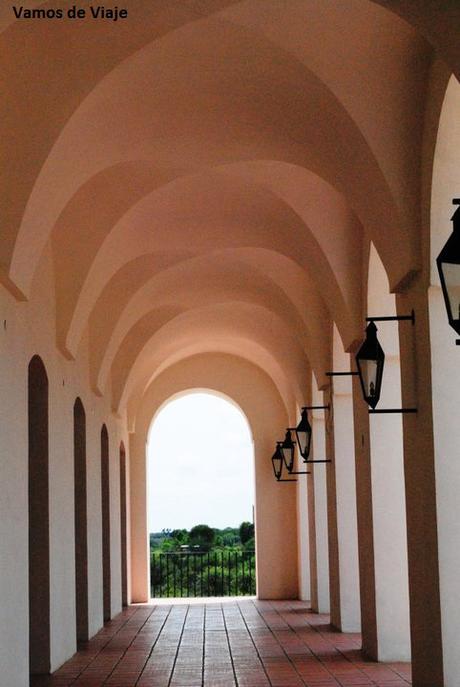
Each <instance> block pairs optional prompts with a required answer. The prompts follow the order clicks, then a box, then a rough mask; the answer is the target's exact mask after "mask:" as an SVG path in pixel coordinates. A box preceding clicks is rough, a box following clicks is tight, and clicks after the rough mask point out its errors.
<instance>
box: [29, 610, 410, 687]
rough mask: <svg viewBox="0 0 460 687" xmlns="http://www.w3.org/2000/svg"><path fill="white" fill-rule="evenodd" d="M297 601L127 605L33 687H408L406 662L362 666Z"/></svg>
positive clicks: (347, 638) (342, 637) (351, 647)
mask: <svg viewBox="0 0 460 687" xmlns="http://www.w3.org/2000/svg"><path fill="white" fill-rule="evenodd" d="M360 645H361V637H360V635H358V634H341V633H340V632H337V631H335V630H333V629H332V628H331V627H330V625H329V618H328V616H325V615H318V614H314V613H311V612H310V610H309V608H308V605H307V604H305V603H304V602H301V601H272V602H268V601H254V600H252V599H251V600H245V599H232V600H229V601H228V602H222V603H221V602H216V601H212V600H209V601H208V600H203V601H202V602H201V601H200V602H198V603H197V602H194V603H193V604H190V603H187V600H186V599H184V600H182V602H181V603H178V604H174V603H171V604H169V605H168V604H167V603H164V604H161V605H155V604H152V605H149V606H130V607H129V608H128V609H126V610H124V611H123V613H120V615H119V616H117V618H115V619H114V620H112V621H111V622H110V623H108V624H107V625H106V626H105V627H104V629H103V630H101V632H99V633H98V634H97V635H96V637H94V638H93V639H92V640H91V641H90V642H87V643H85V644H83V645H81V646H80V647H79V652H78V653H77V654H75V656H74V657H73V658H72V659H71V660H70V661H68V662H67V663H66V664H65V665H64V666H62V668H60V669H59V670H58V671H57V672H56V673H54V675H50V676H42V677H34V678H32V679H31V687H270V686H271V687H408V685H410V684H411V667H410V664H406V663H394V664H379V663H372V662H370V661H367V660H365V659H364V658H363V656H362V655H361V652H360Z"/></svg>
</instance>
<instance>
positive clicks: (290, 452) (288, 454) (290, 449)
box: [281, 428, 295, 473]
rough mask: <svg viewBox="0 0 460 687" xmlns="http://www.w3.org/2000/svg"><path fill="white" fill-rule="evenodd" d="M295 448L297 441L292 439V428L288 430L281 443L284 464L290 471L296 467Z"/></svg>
mask: <svg viewBox="0 0 460 687" xmlns="http://www.w3.org/2000/svg"><path fill="white" fill-rule="evenodd" d="M294 449H295V441H292V436H291V429H290V428H288V429H287V430H286V435H285V437H284V441H283V442H282V443H281V452H282V454H283V459H284V464H285V465H286V469H287V471H288V472H289V473H291V472H292V471H293V469H294Z"/></svg>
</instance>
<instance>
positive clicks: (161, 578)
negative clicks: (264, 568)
mask: <svg viewBox="0 0 460 687" xmlns="http://www.w3.org/2000/svg"><path fill="white" fill-rule="evenodd" d="M255 567H256V557H255V553H254V551H211V552H209V553H207V552H180V553H179V552H177V553H176V552H175V553H152V554H151V582H152V590H151V591H152V597H154V598H164V597H175V598H177V597H189V598H190V597H207V596H252V595H254V594H255V593H256V570H255Z"/></svg>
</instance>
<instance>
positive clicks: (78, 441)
mask: <svg viewBox="0 0 460 687" xmlns="http://www.w3.org/2000/svg"><path fill="white" fill-rule="evenodd" d="M73 423H74V424H73V450H74V500H75V607H76V633H77V641H79V642H84V641H86V640H87V639H88V636H89V630H88V515H87V492H86V413H85V409H84V407H83V403H82V401H81V399H80V398H77V400H76V401H75V404H74V407H73Z"/></svg>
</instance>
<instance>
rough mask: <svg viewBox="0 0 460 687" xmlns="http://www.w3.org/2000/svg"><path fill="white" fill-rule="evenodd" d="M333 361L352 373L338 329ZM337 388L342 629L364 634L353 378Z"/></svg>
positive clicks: (338, 380)
mask: <svg viewBox="0 0 460 687" xmlns="http://www.w3.org/2000/svg"><path fill="white" fill-rule="evenodd" d="M333 359H334V370H336V371H343V372H345V371H349V370H350V355H349V354H348V353H345V352H344V350H343V346H342V342H341V339H340V335H339V333H338V330H337V327H335V326H334V358H333ZM333 385H334V387H333V408H334V444H335V481H336V498H337V535H338V545H339V584H340V619H341V629H342V632H360V631H361V607H360V594H359V561H358V522H357V512H356V479H355V445H354V429H353V398H352V381H351V377H334V378H333Z"/></svg>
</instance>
